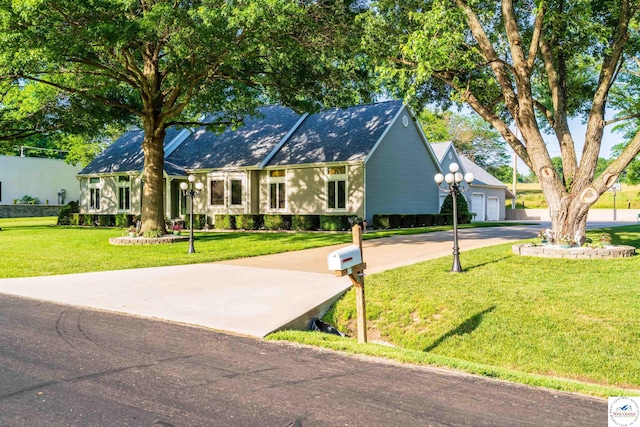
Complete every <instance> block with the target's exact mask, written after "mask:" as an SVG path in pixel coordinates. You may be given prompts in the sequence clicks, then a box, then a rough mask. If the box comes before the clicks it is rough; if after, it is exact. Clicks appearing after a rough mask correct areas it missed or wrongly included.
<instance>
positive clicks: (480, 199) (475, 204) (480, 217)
mask: <svg viewBox="0 0 640 427" xmlns="http://www.w3.org/2000/svg"><path fill="white" fill-rule="evenodd" d="M470 211H471V212H472V213H474V214H476V215H475V218H474V221H484V218H485V213H484V194H482V193H473V194H472V195H471V209H470Z"/></svg>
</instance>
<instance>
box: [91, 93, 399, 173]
mask: <svg viewBox="0 0 640 427" xmlns="http://www.w3.org/2000/svg"><path fill="white" fill-rule="evenodd" d="M402 108H404V106H403V103H402V101H386V102H381V103H376V104H366V105H358V106H355V107H349V108H333V109H329V110H324V111H321V112H318V113H316V114H311V115H309V114H299V113H296V112H295V111H293V110H292V109H290V108H287V107H283V106H280V105H271V106H267V107H261V108H259V109H258V111H257V113H258V114H257V115H256V116H249V117H247V118H246V119H245V120H244V123H243V125H242V126H240V127H239V128H237V129H231V128H227V129H226V130H224V131H223V132H221V133H215V132H212V131H208V130H207V129H206V128H205V127H201V128H199V129H197V130H195V131H190V130H184V129H182V130H181V129H178V128H169V129H167V135H166V137H165V144H164V148H165V162H164V164H165V168H164V170H165V172H166V173H167V174H168V175H170V176H183V175H186V174H187V172H186V171H187V170H195V169H212V170H213V169H223V168H263V167H268V166H285V165H300V164H317V163H330V162H347V161H364V160H365V158H366V156H367V155H368V154H369V153H370V152H371V150H372V149H373V148H374V147H375V145H376V143H377V142H378V140H379V139H380V137H381V136H382V135H384V133H385V131H386V130H387V129H388V128H389V126H390V125H391V124H392V123H393V121H394V119H395V117H396V116H397V114H398V113H399V112H400V111H401V109H402ZM143 137H144V132H143V131H142V130H139V129H136V130H132V131H129V132H127V133H125V134H124V135H122V136H121V137H120V138H118V139H117V140H116V141H115V142H114V143H113V144H112V145H111V146H109V147H108V148H107V149H106V150H105V151H104V152H103V153H102V154H101V155H100V156H98V157H97V158H96V159H95V160H94V161H93V162H91V163H90V164H89V165H88V166H87V167H85V168H84V169H83V170H82V171H81V172H80V173H79V175H90V174H106V173H118V172H131V171H141V170H142V169H143V166H144V155H143V152H142V139H143Z"/></svg>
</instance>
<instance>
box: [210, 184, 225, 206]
mask: <svg viewBox="0 0 640 427" xmlns="http://www.w3.org/2000/svg"><path fill="white" fill-rule="evenodd" d="M211 204H212V205H224V181H222V180H214V181H211Z"/></svg>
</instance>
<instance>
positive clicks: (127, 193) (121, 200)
mask: <svg viewBox="0 0 640 427" xmlns="http://www.w3.org/2000/svg"><path fill="white" fill-rule="evenodd" d="M118 209H119V210H121V211H128V210H129V209H131V178H130V177H128V176H119V177H118Z"/></svg>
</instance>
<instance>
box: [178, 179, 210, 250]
mask: <svg viewBox="0 0 640 427" xmlns="http://www.w3.org/2000/svg"><path fill="white" fill-rule="evenodd" d="M187 179H188V180H189V183H188V184H187V183H186V182H181V183H180V189H181V190H182V194H183V195H184V196H186V197H189V198H190V199H191V209H190V214H189V251H188V253H190V254H192V253H195V251H196V250H195V248H194V246H193V198H194V197H195V196H197V195H198V194H200V192H201V191H202V189H203V188H204V184H203V183H201V182H196V183H195V189H194V182H195V180H196V177H195V176H193V175H189V176H188V177H187Z"/></svg>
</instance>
